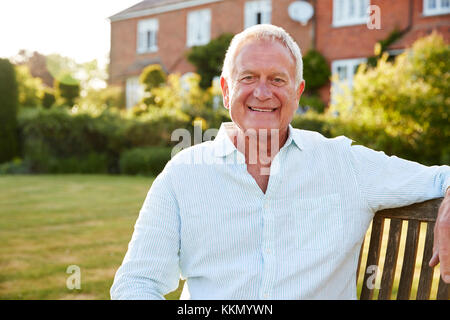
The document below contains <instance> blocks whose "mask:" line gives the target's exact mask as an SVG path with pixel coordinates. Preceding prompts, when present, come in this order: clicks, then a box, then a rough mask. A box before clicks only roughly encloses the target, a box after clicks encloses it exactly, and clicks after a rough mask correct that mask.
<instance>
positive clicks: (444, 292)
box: [436, 277, 450, 300]
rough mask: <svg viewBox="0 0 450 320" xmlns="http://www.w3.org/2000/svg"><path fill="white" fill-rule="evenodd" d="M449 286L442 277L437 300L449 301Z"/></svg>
mask: <svg viewBox="0 0 450 320" xmlns="http://www.w3.org/2000/svg"><path fill="white" fill-rule="evenodd" d="M448 287H449V285H448V284H446V283H445V282H444V280H442V277H439V286H438V292H437V295H436V300H448V299H449V293H450V290H449V288H448Z"/></svg>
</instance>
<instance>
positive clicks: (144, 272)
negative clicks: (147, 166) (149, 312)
mask: <svg viewBox="0 0 450 320" xmlns="http://www.w3.org/2000/svg"><path fill="white" fill-rule="evenodd" d="M167 171H168V170H167V166H166V168H165V169H164V171H163V172H162V173H161V174H160V175H159V176H158V177H157V178H156V179H155V181H154V182H153V184H152V186H151V188H150V190H149V192H148V194H147V197H146V198H145V201H144V204H143V206H142V208H141V210H140V212H139V217H138V219H137V221H136V224H135V226H134V233H133V236H132V238H131V241H130V243H129V244H128V251H127V253H126V255H125V258H124V260H123V262H122V265H121V266H120V268H119V269H118V270H117V273H116V275H115V278H114V283H113V285H112V287H111V290H110V294H111V299H132V300H154V299H160V300H162V299H164V295H165V294H167V293H169V292H171V291H173V290H175V289H176V288H177V287H178V280H179V278H180V269H179V248H180V235H179V228H180V220H179V208H178V204H177V201H176V197H175V195H174V192H173V189H172V185H171V183H170V178H169V176H168V173H167Z"/></svg>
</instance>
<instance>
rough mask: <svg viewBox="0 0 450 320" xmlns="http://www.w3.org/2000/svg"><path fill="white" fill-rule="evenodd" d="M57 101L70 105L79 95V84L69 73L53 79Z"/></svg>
mask: <svg viewBox="0 0 450 320" xmlns="http://www.w3.org/2000/svg"><path fill="white" fill-rule="evenodd" d="M54 87H55V90H56V98H57V102H58V103H59V104H61V105H65V106H69V107H72V106H73V105H74V104H75V102H76V100H77V99H78V97H79V96H80V84H79V82H78V80H76V79H74V78H73V77H72V76H71V75H69V74H66V75H64V76H62V77H61V78H59V79H56V80H55V84H54Z"/></svg>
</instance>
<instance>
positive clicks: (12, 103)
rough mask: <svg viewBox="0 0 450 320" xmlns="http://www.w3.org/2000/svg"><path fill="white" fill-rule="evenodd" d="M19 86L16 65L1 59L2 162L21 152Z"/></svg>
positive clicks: (0, 161)
mask: <svg viewBox="0 0 450 320" xmlns="http://www.w3.org/2000/svg"><path fill="white" fill-rule="evenodd" d="M18 103H19V100H18V88H17V82H16V72H15V70H14V66H13V65H12V64H11V62H10V61H9V60H8V59H0V163H2V162H6V161H9V160H11V159H13V158H14V157H15V156H17V155H18V154H19V139H18V135H17V120H16V116H17V109H18Z"/></svg>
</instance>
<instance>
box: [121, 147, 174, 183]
mask: <svg viewBox="0 0 450 320" xmlns="http://www.w3.org/2000/svg"><path fill="white" fill-rule="evenodd" d="M171 152H172V148H168V147H148V148H134V149H130V150H128V151H125V152H124V153H122V155H121V156H120V162H119V163H120V172H121V173H123V174H131V175H151V176H156V175H158V174H159V173H160V172H161V171H162V170H163V169H164V167H165V165H166V164H167V162H168V161H169V160H170V157H171Z"/></svg>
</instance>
